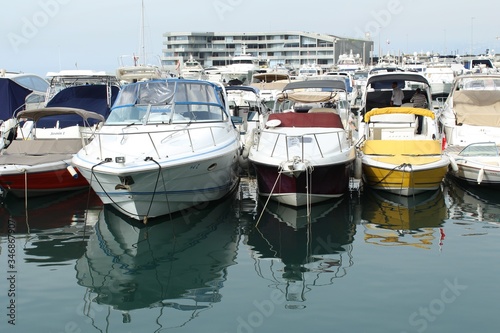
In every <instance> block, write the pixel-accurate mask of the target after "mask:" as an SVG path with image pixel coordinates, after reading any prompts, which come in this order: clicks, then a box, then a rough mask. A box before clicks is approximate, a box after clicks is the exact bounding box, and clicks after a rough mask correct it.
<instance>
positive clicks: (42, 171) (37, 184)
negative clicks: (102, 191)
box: [0, 161, 89, 198]
mask: <svg viewBox="0 0 500 333" xmlns="http://www.w3.org/2000/svg"><path fill="white" fill-rule="evenodd" d="M68 165H70V161H60V162H58V163H49V164H45V165H35V166H29V165H4V166H2V168H1V169H0V186H1V187H2V188H3V189H4V190H5V191H6V192H8V193H11V194H13V195H15V196H16V197H20V198H24V197H26V195H27V196H28V197H34V196H42V195H47V194H53V193H58V192H66V191H75V190H80V189H84V188H88V186H89V183H88V182H87V180H86V179H85V177H83V176H82V174H81V173H80V172H79V171H78V170H77V169H75V170H74V171H75V172H76V174H75V175H72V174H71V173H70V172H69V171H68V169H67V167H68Z"/></svg>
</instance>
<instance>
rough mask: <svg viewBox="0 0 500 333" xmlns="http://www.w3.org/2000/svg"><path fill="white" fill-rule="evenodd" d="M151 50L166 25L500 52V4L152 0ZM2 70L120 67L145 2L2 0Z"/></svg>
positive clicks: (401, 48)
mask: <svg viewBox="0 0 500 333" xmlns="http://www.w3.org/2000/svg"><path fill="white" fill-rule="evenodd" d="M144 8H145V14H144V15H145V20H144V32H145V33H144V35H145V44H144V45H145V49H146V51H147V53H148V54H153V55H156V56H157V57H159V56H160V55H161V51H162V42H163V40H162V34H163V33H164V32H169V31H171V32H180V31H188V32H191V31H195V32H206V31H210V32H219V31H226V32H228V31H229V32H230V31H233V32H259V31H263V32H275V31H285V30H292V31H308V32H318V33H327V34H333V35H338V36H340V37H352V38H364V36H365V35H366V33H369V36H370V38H371V39H372V40H373V41H374V42H375V53H377V51H378V47H379V44H380V48H381V50H382V53H384V54H385V53H388V52H390V53H393V54H398V53H399V52H409V53H413V52H427V51H429V52H438V53H448V54H450V53H453V54H456V53H458V54H464V53H469V52H470V50H471V49H472V51H473V52H474V53H484V52H485V50H486V49H490V50H491V49H493V50H495V49H497V50H498V51H499V53H500V40H499V39H497V37H498V36H500V23H499V21H500V17H499V14H500V3H498V2H496V1H486V0H475V1H463V0H455V1H453V2H450V1H436V0H432V1H431V0H419V1H412V0H382V1H379V0H378V1H374V0H357V1H347V0H345V1H335V0H307V1H297V0H286V1H282V0H273V1H270V0H190V1H184V0H176V1H171V0H144ZM2 13H3V15H2V22H1V26H0V29H1V34H0V36H1V41H0V47H1V54H0V68H4V69H6V70H8V71H23V72H31V73H36V74H39V75H42V76H44V75H45V74H46V73H47V72H48V71H58V70H61V69H75V68H76V67H77V68H79V69H94V70H105V71H109V72H112V73H114V72H115V70H116V68H117V67H118V66H119V58H120V56H122V55H132V54H134V53H135V54H138V53H139V52H140V45H141V38H140V36H141V0H22V1H3V2H2Z"/></svg>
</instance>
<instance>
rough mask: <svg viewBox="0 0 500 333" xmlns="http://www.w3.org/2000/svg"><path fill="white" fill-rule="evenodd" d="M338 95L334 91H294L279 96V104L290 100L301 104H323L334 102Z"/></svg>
mask: <svg viewBox="0 0 500 333" xmlns="http://www.w3.org/2000/svg"><path fill="white" fill-rule="evenodd" d="M336 96H337V93H336V92H334V91H293V92H289V93H286V92H283V93H280V94H278V96H277V100H278V102H280V103H281V102H283V101H285V100H290V101H294V102H299V103H323V102H328V101H332V100H334V99H335V98H336Z"/></svg>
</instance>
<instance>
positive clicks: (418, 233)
mask: <svg viewBox="0 0 500 333" xmlns="http://www.w3.org/2000/svg"><path fill="white" fill-rule="evenodd" d="M364 196H365V197H364V200H363V211H362V219H363V221H364V226H365V241H366V242H367V243H371V244H377V245H384V246H399V245H404V246H415V247H418V248H423V249H430V248H431V247H432V244H433V243H434V242H435V241H436V239H437V240H439V245H440V246H441V245H442V241H443V239H444V237H445V234H444V230H443V228H442V224H443V222H444V220H445V219H446V218H447V209H446V204H445V200H444V195H443V191H442V190H441V189H438V190H436V191H427V192H424V193H420V194H417V195H414V196H408V197H404V196H399V195H396V194H392V193H388V192H386V191H377V190H372V189H366V190H365V191H364ZM436 234H437V235H436Z"/></svg>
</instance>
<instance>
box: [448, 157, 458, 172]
mask: <svg viewBox="0 0 500 333" xmlns="http://www.w3.org/2000/svg"><path fill="white" fill-rule="evenodd" d="M448 157H449V158H450V166H451V169H452V170H453V172H457V171H458V165H457V161H455V158H453V156H450V155H448Z"/></svg>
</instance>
